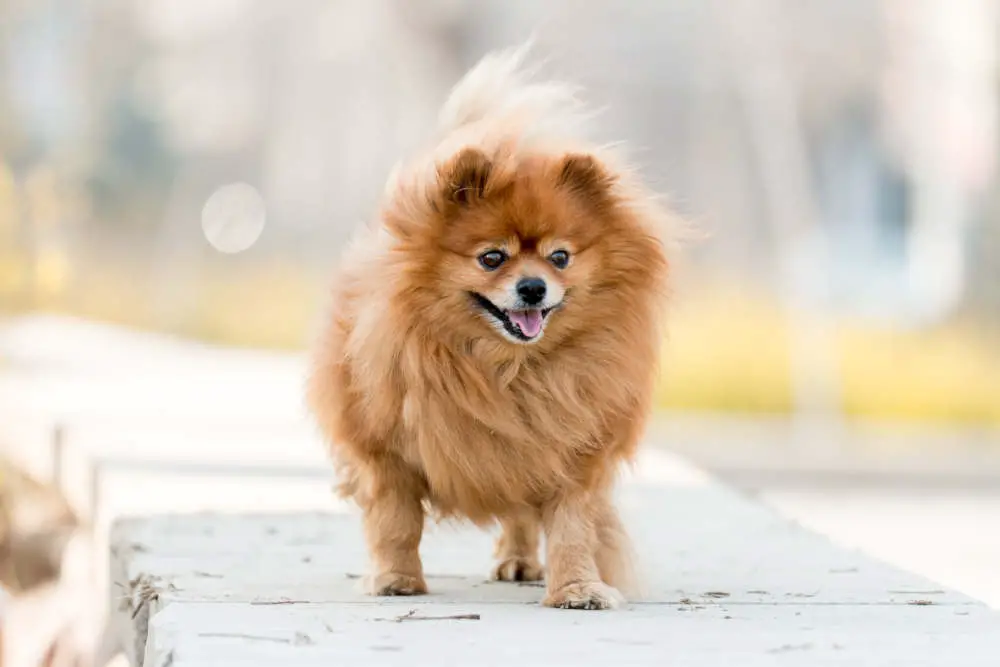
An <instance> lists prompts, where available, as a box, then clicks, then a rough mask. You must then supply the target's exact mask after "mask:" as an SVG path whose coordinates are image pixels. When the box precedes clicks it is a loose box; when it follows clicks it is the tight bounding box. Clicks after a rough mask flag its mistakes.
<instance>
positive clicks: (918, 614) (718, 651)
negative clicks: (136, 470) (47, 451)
mask: <svg viewBox="0 0 1000 667" xmlns="http://www.w3.org/2000/svg"><path fill="white" fill-rule="evenodd" d="M688 481H689V482H691V483H684V484H679V483H676V482H677V478H676V477H675V478H673V479H672V481H667V482H664V481H663V480H660V481H655V480H653V479H649V478H647V479H646V480H645V481H641V480H640V481H638V482H633V483H630V484H628V485H627V486H626V487H625V488H624V489H623V491H622V493H621V502H622V507H623V510H624V511H625V513H626V516H627V520H628V523H629V524H630V526H631V529H632V532H633V535H634V537H635V541H636V544H637V547H638V550H639V552H640V554H641V555H642V556H643V561H644V562H643V568H644V572H645V575H646V584H647V589H648V592H647V595H646V598H645V599H643V600H641V601H637V602H635V603H633V604H631V605H630V606H629V608H628V609H626V610H623V611H618V612H603V613H601V612H573V611H561V610H550V609H544V608H541V607H540V606H539V605H538V604H537V602H538V601H539V600H540V599H541V597H542V589H541V588H540V587H538V586H534V585H516V584H500V583H491V582H488V581H486V573H487V572H488V571H489V567H490V556H491V547H492V543H491V540H492V536H490V535H487V534H484V533H478V532H475V531H471V530H470V531H466V530H460V529H451V528H439V527H434V528H431V529H429V530H428V533H427V535H426V537H425V538H424V545H423V550H422V551H423V555H424V562H425V568H426V571H427V573H428V583H429V585H430V586H431V588H432V593H431V594H430V595H428V596H424V597H420V598H412V599H401V598H394V599H385V600H379V599H373V598H369V597H365V596H363V595H361V594H360V593H359V591H358V587H357V584H358V578H359V577H360V576H361V575H362V574H363V573H364V572H365V566H366V560H365V553H364V548H363V545H362V542H361V532H360V526H359V524H358V520H357V517H356V516H355V515H353V514H351V513H341V514H337V513H330V514H286V515H257V516H220V515H195V516H180V515H173V516H163V517H154V518H148V519H133V520H127V521H122V522H119V523H118V524H117V525H116V527H115V530H114V534H113V538H112V580H113V584H112V586H113V588H112V596H113V600H114V602H115V603H116V608H117V613H116V619H117V623H118V627H119V630H120V632H122V633H123V637H125V638H126V644H127V647H128V649H129V651H130V654H131V655H130V658H131V659H132V660H133V664H136V665H145V666H146V667H167V666H168V665H170V666H172V667H202V666H204V667H208V666H210V665H211V666H216V665H259V666H262V667H263V666H265V665H267V666H271V665H273V666H274V667H296V666H299V665H302V666H307V665H317V666H318V665H338V664H365V665H407V666H408V667H413V666H415V665H452V664H462V665H518V666H519V667H523V666H525V665H563V664H566V665H569V664H574V665H579V664H581V663H585V664H612V662H613V663H615V664H617V663H624V664H654V663H655V664H659V663H662V662H663V661H664V660H667V661H669V663H670V664H699V665H713V666H714V665H719V666H728V665H740V666H753V665H769V664H782V665H803V666H805V665H809V666H813V665H828V664H829V665H833V664H837V665H841V664H843V665H851V666H860V665H886V664H907V665H953V664H961V665H963V667H968V666H969V665H995V664H997V663H996V661H997V659H998V656H1000V614H997V613H995V612H992V611H991V610H989V609H988V608H986V607H985V606H984V605H982V604H980V603H978V602H976V601H975V600H972V599H970V598H968V597H965V596H963V595H961V594H958V593H955V592H952V591H948V590H944V589H942V588H941V587H940V586H938V585H937V584H935V583H932V582H929V581H926V580H924V579H922V578H920V577H917V576H914V575H911V574H908V573H905V572H902V571H899V570H896V569H893V568H891V567H888V566H887V565H884V564H882V563H880V562H877V561H874V560H872V559H870V558H867V557H865V556H864V555H862V554H859V553H854V552H850V551H846V550H842V549H838V548H836V547H835V546H833V545H831V544H830V543H828V542H827V541H826V540H825V539H823V538H821V537H819V536H817V535H814V534H812V533H809V532H807V531H805V530H803V529H801V528H799V527H797V526H796V525H794V524H791V523H790V522H788V521H785V520H783V519H781V518H780V517H777V516H776V515H774V514H772V513H771V512H769V511H768V510H766V509H764V508H762V507H759V506H757V505H755V504H753V503H751V502H749V501H747V500H746V499H744V498H742V497H740V496H738V495H737V494H735V493H732V492H730V491H728V490H726V489H722V488H719V487H718V486H715V485H713V484H711V483H706V482H703V481H701V482H699V481H698V480H697V479H696V478H695V479H694V481H691V480H688ZM410 613H412V615H413V616H414V617H420V618H421V619H422V620H420V621H419V622H418V621H417V620H414V619H413V618H408V619H404V620H401V621H395V620H394V619H397V618H399V617H401V616H405V615H407V614H410ZM454 616H470V617H471V616H477V618H475V619H473V618H427V617H454Z"/></svg>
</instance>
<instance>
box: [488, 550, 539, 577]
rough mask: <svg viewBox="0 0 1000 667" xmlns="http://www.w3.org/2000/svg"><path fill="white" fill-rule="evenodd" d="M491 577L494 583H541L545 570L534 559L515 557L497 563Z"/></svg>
mask: <svg viewBox="0 0 1000 667" xmlns="http://www.w3.org/2000/svg"><path fill="white" fill-rule="evenodd" d="M490 576H491V577H492V579H493V580H494V581H541V579H542V577H543V576H545V570H544V569H543V568H542V565H541V563H539V562H538V561H537V560H536V559H534V558H523V557H518V556H514V557H513V558H508V559H506V560H502V561H500V562H499V563H497V566H496V567H494V568H493V572H492V573H491V575H490Z"/></svg>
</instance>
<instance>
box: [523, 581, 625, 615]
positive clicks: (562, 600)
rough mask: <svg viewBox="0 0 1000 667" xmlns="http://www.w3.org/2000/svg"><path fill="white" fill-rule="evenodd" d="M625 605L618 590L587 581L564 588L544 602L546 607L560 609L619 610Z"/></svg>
mask: <svg viewBox="0 0 1000 667" xmlns="http://www.w3.org/2000/svg"><path fill="white" fill-rule="evenodd" d="M624 603H625V598H624V596H622V594H621V593H619V592H618V589H616V588H612V587H611V586H608V585H607V584H605V583H602V582H600V581H585V582H580V583H576V584H569V585H567V586H563V587H562V588H560V589H559V590H557V591H555V592H552V593H549V594H548V595H547V596H545V599H544V600H542V604H543V605H545V606H546V607H558V608H559V609H617V608H618V607H620V606H621V605H622V604H624Z"/></svg>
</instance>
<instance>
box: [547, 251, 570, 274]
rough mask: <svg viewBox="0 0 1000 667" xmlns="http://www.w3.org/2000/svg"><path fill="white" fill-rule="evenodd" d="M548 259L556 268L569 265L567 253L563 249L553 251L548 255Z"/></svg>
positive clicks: (563, 267)
mask: <svg viewBox="0 0 1000 667" xmlns="http://www.w3.org/2000/svg"><path fill="white" fill-rule="evenodd" d="M549 261H550V262H552V266H554V267H556V268H557V269H565V268H566V267H567V266H569V253H568V252H566V251H565V250H556V251H555V252H554V253H552V254H551V255H549Z"/></svg>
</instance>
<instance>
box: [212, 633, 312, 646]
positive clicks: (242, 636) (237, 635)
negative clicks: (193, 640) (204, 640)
mask: <svg viewBox="0 0 1000 667" xmlns="http://www.w3.org/2000/svg"><path fill="white" fill-rule="evenodd" d="M198 636H199V637H225V638H227V639H255V640H258V641H262V642H277V643H278V644H291V643H292V640H291V639H285V638H284V637H264V636H261V635H245V634H242V633H239V632H199V633H198Z"/></svg>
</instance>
